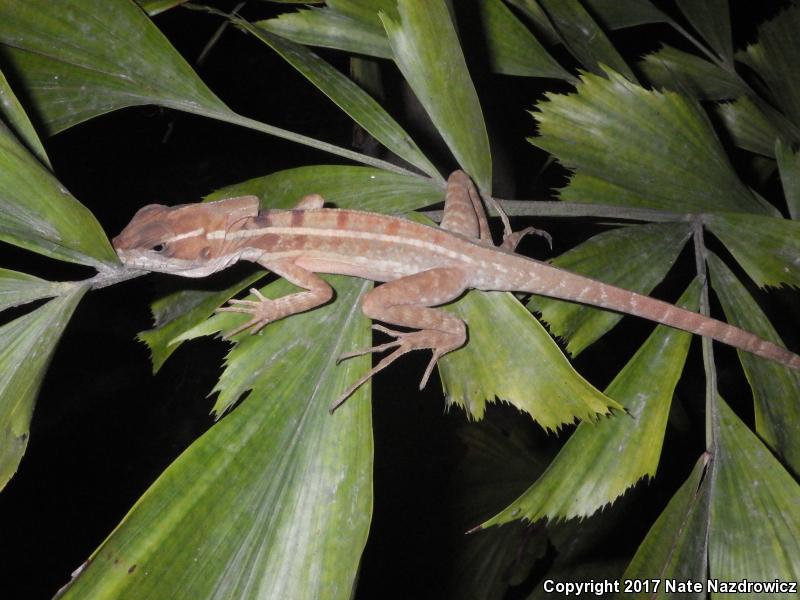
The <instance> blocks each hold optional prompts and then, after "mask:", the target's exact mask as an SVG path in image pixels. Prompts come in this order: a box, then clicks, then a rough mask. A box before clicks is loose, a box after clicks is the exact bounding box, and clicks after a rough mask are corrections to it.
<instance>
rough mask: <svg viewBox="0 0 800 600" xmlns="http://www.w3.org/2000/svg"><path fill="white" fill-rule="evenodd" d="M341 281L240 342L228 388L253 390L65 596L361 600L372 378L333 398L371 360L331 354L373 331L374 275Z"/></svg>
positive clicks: (148, 495) (154, 491)
mask: <svg viewBox="0 0 800 600" xmlns="http://www.w3.org/2000/svg"><path fill="white" fill-rule="evenodd" d="M335 285H336V289H337V292H338V295H339V300H338V302H336V303H334V304H331V305H328V306H325V307H322V308H320V309H318V310H314V311H310V312H308V313H304V314H301V315H297V316H294V317H292V318H291V319H285V320H283V321H280V322H277V323H274V324H272V325H270V326H268V327H267V328H266V329H265V330H264V331H263V333H262V334H259V335H255V336H243V337H242V339H241V340H240V343H238V344H237V346H236V347H235V348H234V349H233V350H232V351H231V354H230V355H229V357H228V363H227V367H226V370H225V374H224V375H223V378H222V383H221V386H222V387H223V388H224V392H223V394H225V395H226V397H229V398H232V399H233V400H235V399H236V398H238V397H239V396H240V395H241V394H243V393H245V392H246V391H247V390H251V391H250V393H249V394H248V396H247V397H246V398H245V399H244V400H243V401H242V403H241V405H240V406H238V407H237V408H236V410H234V411H233V412H231V413H230V414H229V415H227V416H226V417H225V418H224V419H222V420H221V421H220V422H219V423H217V424H216V425H215V426H214V427H213V428H212V429H211V430H210V431H208V432H207V433H206V434H204V435H203V436H202V437H201V438H200V439H199V440H197V441H196V442H195V443H194V444H192V446H191V447H190V448H189V449H188V450H186V451H185V452H184V453H183V454H182V455H181V456H180V457H179V458H178V459H177V460H176V461H175V462H174V463H173V464H172V465H171V466H170V467H169V468H168V469H167V470H166V471H165V472H164V473H163V474H162V475H161V476H160V477H159V478H158V480H157V481H156V482H155V483H154V484H153V485H152V486H151V487H150V489H149V490H148V491H147V492H145V494H144V495H143V496H142V498H141V499H140V500H139V501H138V502H137V503H136V504H135V505H134V507H133V508H132V509H131V511H130V512H129V513H128V515H126V517H125V518H124V519H123V520H122V522H121V523H120V524H119V525H118V526H117V528H116V529H115V530H114V531H113V532H112V533H111V535H110V536H109V537H108V538H107V539H106V540H105V542H103V544H102V546H100V548H98V549H97V550H96V551H95V553H94V554H93V556H92V557H91V558H90V560H89V562H88V565H86V566H85V568H84V569H83V570H82V571H81V572H80V574H79V575H78V576H77V578H76V579H75V580H74V581H73V583H72V584H71V586H70V587H69V588H68V589H67V590H66V592H65V594H64V596H63V598H65V599H68V600H72V599H78V598H80V599H84V598H93V599H96V600H106V599H107V600H112V599H113V600H124V599H132V600H133V599H135V600H140V599H141V598H160V597H164V594H165V593H167V594H168V595H169V597H170V598H176V599H186V600H190V599H191V600H195V599H197V598H203V599H208V600H211V599H217V600H222V599H223V598H225V599H230V598H326V599H331V600H336V599H339V600H348V599H349V598H351V595H352V587H353V584H354V582H355V579H356V573H357V570H358V565H359V561H360V557H361V552H362V550H363V548H364V544H365V542H366V538H367V531H368V529H369V522H370V517H371V512H372V481H371V472H372V432H371V423H370V414H371V409H370V404H369V401H368V396H369V385H367V386H365V387H364V388H362V390H361V391H359V392H358V393H357V394H356V395H355V396H354V397H352V398H350V400H348V402H347V403H346V404H345V405H344V406H343V407H342V408H340V409H339V410H338V411H337V412H336V413H335V414H334V415H330V414H328V407H329V406H330V404H331V402H332V401H333V400H334V399H335V398H336V397H337V395H338V394H339V393H340V392H342V391H343V390H344V389H345V388H346V387H347V386H348V385H349V384H350V383H351V382H352V378H353V377H354V376H355V375H354V372H355V370H356V369H360V370H364V369H366V368H368V363H369V359H368V358H367V357H361V358H358V359H354V360H353V361H346V363H348V364H343V365H340V366H337V365H336V364H335V363H336V357H337V356H338V355H340V354H341V353H343V352H346V351H348V350H353V349H355V348H359V347H363V346H365V345H368V343H369V335H368V332H369V329H368V323H367V320H366V319H365V318H364V317H363V316H361V314H360V311H358V310H355V309H354V308H352V307H354V306H355V305H356V301H357V298H358V295H359V293H361V292H362V291H363V289H364V287H365V284H364V283H363V282H362V283H355V282H353V281H352V280H351V281H347V280H345V279H344V278H339V279H336V280H335ZM288 287H289V286H288V284H285V283H284V282H278V283H277V284H273V288H274V289H276V290H281V289H283V290H286V289H288ZM226 316H235V315H226ZM239 317H241V315H239ZM309 332H314V333H313V335H310V334H309ZM243 366H246V367H248V368H243Z"/></svg>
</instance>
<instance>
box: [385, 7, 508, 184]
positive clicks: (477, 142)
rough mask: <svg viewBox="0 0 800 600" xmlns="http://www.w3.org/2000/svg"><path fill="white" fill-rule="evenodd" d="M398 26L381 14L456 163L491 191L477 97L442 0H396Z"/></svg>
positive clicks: (395, 50) (404, 68)
mask: <svg viewBox="0 0 800 600" xmlns="http://www.w3.org/2000/svg"><path fill="white" fill-rule="evenodd" d="M397 7H398V10H399V13H400V19H399V21H398V20H396V19H394V18H392V17H391V16H390V15H388V14H385V13H382V14H381V21H382V22H383V26H384V28H385V29H386V33H387V34H388V36H389V43H390V44H391V46H392V54H393V55H394V60H395V63H397V66H398V67H399V69H400V71H401V72H402V73H403V77H405V79H406V81H407V82H408V84H409V85H410V86H411V89H412V90H413V91H414V94H416V96H417V98H418V99H419V101H420V102H421V103H422V106H423V107H424V108H425V110H426V112H427V113H428V115H429V116H430V118H431V120H432V121H433V124H434V125H435V126H436V129H437V130H438V132H439V134H440V135H441V136H442V138H443V139H444V141H445V142H446V143H447V146H448V147H449V148H450V151H451V152H452V153H453V156H455V157H456V160H457V161H458V164H459V165H461V167H462V168H463V169H464V170H465V171H467V173H469V175H470V176H471V177H472V178H473V179H474V180H475V183H476V184H477V185H478V187H479V188H480V189H481V190H483V191H485V192H489V191H490V190H491V187H492V161H491V156H490V154H489V137H488V135H487V133H486V125H485V124H484V121H483V114H482V113H481V107H480V103H479V102H478V95H477V93H476V92H475V87H474V86H473V85H472V80H471V79H470V76H469V71H468V70H467V64H466V62H465V61H464V54H463V52H462V50H461V45H460V43H459V40H458V36H457V35H456V30H455V27H454V26H453V22H452V21H451V20H450V13H449V12H448V10H447V7H446V6H445V4H444V1H443V0H398V5H397Z"/></svg>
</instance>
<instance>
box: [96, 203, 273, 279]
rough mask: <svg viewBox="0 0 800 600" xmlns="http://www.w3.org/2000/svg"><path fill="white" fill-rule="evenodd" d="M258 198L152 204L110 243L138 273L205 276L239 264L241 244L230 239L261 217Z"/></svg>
mask: <svg viewBox="0 0 800 600" xmlns="http://www.w3.org/2000/svg"><path fill="white" fill-rule="evenodd" d="M258 203H259V200H258V198H257V197H256V196H242V197H239V198H228V199H226V200H218V201H217V202H205V203H199V204H181V205H178V206H163V205H161V204H150V205H148V206H145V207H143V208H141V209H139V211H138V212H137V213H136V214H135V215H134V216H133V219H131V222H130V223H128V225H127V227H125V229H123V230H122V233H120V234H119V235H118V236H117V237H115V238H114V239H113V240H112V243H113V245H114V249H115V250H116V251H117V255H118V256H119V259H120V260H121V261H122V263H123V264H124V265H125V266H127V267H131V268H134V269H144V270H147V271H161V272H164V273H172V274H174V275H181V276H183V277H205V276H206V275H209V274H211V273H214V272H216V271H219V270H221V269H224V268H225V267H227V266H229V265H230V264H232V263H233V262H235V261H236V260H238V258H239V255H240V254H241V250H240V249H239V244H237V243H236V242H235V240H233V239H232V238H230V237H229V236H228V234H229V233H230V232H231V231H234V230H236V229H238V228H239V227H241V225H242V224H243V223H244V220H245V219H247V218H248V217H255V216H257V215H258Z"/></svg>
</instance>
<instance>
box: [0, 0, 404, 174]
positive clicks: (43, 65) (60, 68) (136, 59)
mask: <svg viewBox="0 0 800 600" xmlns="http://www.w3.org/2000/svg"><path fill="white" fill-rule="evenodd" d="M211 11H212V12H214V10H213V9H211ZM217 12H218V11H217ZM0 44H3V45H4V47H3V48H0V51H2V54H3V57H4V59H5V60H6V61H7V62H8V63H9V65H10V68H12V69H13V70H14V72H15V74H16V76H17V78H18V79H19V80H20V81H21V83H22V85H23V88H24V92H25V93H26V95H27V97H28V98H29V99H30V100H31V102H32V103H33V105H34V107H35V109H36V112H37V114H38V116H39V118H40V119H41V121H42V124H43V125H44V127H45V129H46V131H47V132H48V133H56V132H58V131H61V130H63V129H66V128H68V127H71V126H72V125H75V124H76V123H81V122H83V121H86V120H88V119H91V118H92V117H95V116H97V115H101V114H104V113H107V112H111V111H113V110H117V109H120V108H123V107H126V106H139V105H144V104H157V105H159V106H165V107H168V108H173V109H176V110H182V111H185V112H189V113H193V114H198V115H203V116H206V117H211V118H214V119H220V120H223V121H226V122H229V123H233V124H236V125H240V126H243V127H249V128H251V129H255V130H257V131H261V132H264V133H267V134H270V135H275V136H278V137H281V138H284V139H288V140H292V141H294V142H298V143H301V144H305V145H307V146H311V147H313V148H318V149H320V150H324V151H325V152H330V153H332V154H336V155H339V156H343V157H345V158H348V159H351V160H355V161H359V162H363V163H366V164H373V165H376V166H378V165H379V166H381V167H383V168H387V169H389V170H401V169H400V167H396V166H395V165H392V164H390V163H387V162H385V161H382V160H379V159H376V158H373V157H369V156H365V155H362V154H359V153H358V152H353V151H352V150H348V149H346V148H340V147H338V146H335V145H333V144H329V143H327V142H323V141H320V140H316V139H313V138H310V137H307V136H304V135H302V134H298V133H294V132H291V131H287V130H285V129H281V128H279V127H274V126H272V125H268V124H266V123H261V122H259V121H255V120H252V119H248V118H246V117H242V116H240V115H238V114H236V113H234V112H233V111H231V110H230V109H229V108H228V107H227V106H225V104H224V103H223V102H222V101H221V100H220V99H219V98H217V96H215V95H214V94H213V93H212V92H211V90H209V89H208V87H206V85H205V84H204V83H203V81H202V80H201V79H200V78H199V77H198V76H197V74H196V73H195V72H194V71H193V70H192V68H191V67H190V66H189V65H188V64H187V63H186V61H185V60H184V59H183V58H182V57H181V55H180V54H179V53H178V52H177V50H175V48H173V47H172V46H171V45H170V43H169V41H168V40H167V39H166V38H165V37H164V35H163V34H162V33H161V32H160V31H159V30H158V28H157V27H156V26H155V25H154V24H153V23H152V22H151V21H150V19H149V18H148V17H147V15H146V14H145V13H144V11H142V9H141V8H140V7H139V6H138V5H137V4H136V3H135V2H133V1H131V0H115V1H113V2H111V1H106V0H63V1H61V2H57V3H52V2H49V1H47V0H8V1H7V2H0Z"/></svg>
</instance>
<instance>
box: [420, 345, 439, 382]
mask: <svg viewBox="0 0 800 600" xmlns="http://www.w3.org/2000/svg"><path fill="white" fill-rule="evenodd" d="M441 357H442V355H441V353H439V352H436V351H434V353H433V356H431V360H430V362H429V363H428V366H427V367H426V368H425V373H423V375H422V380H421V381H420V382H419V389H420V390H421V389H423V388H424V387H425V386H426V385H427V384H428V378H429V377H430V376H431V373H433V367H435V366H436V363H437V362H438V360H439V359H440V358H441Z"/></svg>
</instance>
